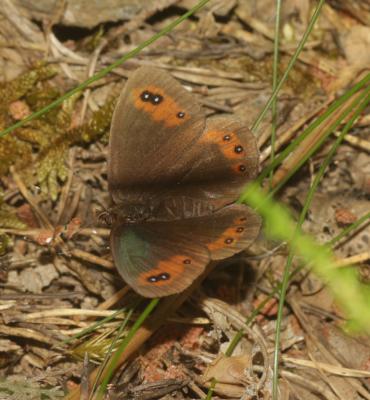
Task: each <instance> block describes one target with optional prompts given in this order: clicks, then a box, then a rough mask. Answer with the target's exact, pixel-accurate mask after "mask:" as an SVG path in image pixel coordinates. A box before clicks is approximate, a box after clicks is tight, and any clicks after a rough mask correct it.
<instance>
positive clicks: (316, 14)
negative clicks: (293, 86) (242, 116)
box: [251, 0, 325, 132]
mask: <svg viewBox="0 0 370 400" xmlns="http://www.w3.org/2000/svg"><path fill="white" fill-rule="evenodd" d="M324 3H325V0H320V1H319V3H318V5H317V7H316V10H315V12H314V13H313V15H312V18H311V20H310V22H309V24H308V26H307V29H306V31H305V33H304V35H303V37H302V39H301V41H300V42H299V44H298V47H297V49H296V51H295V52H294V54H293V56H292V58H291V59H290V61H289V64H288V66H287V68H286V70H285V71H284V74H283V76H282V78H281V79H280V81H279V83H278V84H277V86H276V89H275V90H274V92H273V93H272V95H271V97H270V98H269V100H268V101H267V103H266V105H265V107H264V108H263V110H262V111H261V113H260V114H259V115H258V117H257V119H256V121H255V122H254V124H253V126H252V128H251V129H252V132H255V131H256V130H257V129H258V126H259V124H260V123H261V121H262V120H263V118H264V117H265V115H266V113H267V111H268V110H269V108H270V107H271V104H272V103H273V101H274V99H275V98H276V96H277V94H278V93H279V91H280V89H281V88H282V86H283V84H284V83H285V81H286V80H287V78H288V75H289V73H290V70H291V69H292V68H293V66H294V64H295V62H296V61H297V58H298V56H299V54H300V53H301V51H302V50H303V47H304V45H305V43H306V41H307V39H308V37H309V35H310V33H311V31H312V29H313V27H314V25H315V23H316V21H317V18H318V17H319V15H320V12H321V8H322V6H323V5H324Z"/></svg>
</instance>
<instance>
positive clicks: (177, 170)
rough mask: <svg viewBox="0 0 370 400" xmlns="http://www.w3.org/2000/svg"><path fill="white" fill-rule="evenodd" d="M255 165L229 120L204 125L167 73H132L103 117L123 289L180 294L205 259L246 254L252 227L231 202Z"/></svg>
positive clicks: (241, 132)
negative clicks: (108, 118) (109, 115)
mask: <svg viewBox="0 0 370 400" xmlns="http://www.w3.org/2000/svg"><path fill="white" fill-rule="evenodd" d="M258 159H259V154H258V149H257V144H256V140H255V138H254V136H253V134H252V133H251V132H250V131H249V129H248V128H247V127H245V126H244V125H243V124H242V123H241V122H240V121H239V120H238V119H237V118H235V117H234V116H229V115H228V116H214V117H210V118H206V116H205V112H204V111H203V110H202V108H201V106H200V105H199V104H198V103H197V101H196V99H195V96H194V95H193V94H191V93H190V92H188V91H186V90H185V89H184V88H183V87H182V86H181V84H180V83H179V82H177V81H176V80H175V79H174V78H173V77H172V76H171V75H170V74H169V73H167V72H164V71H162V70H160V69H156V68H153V67H146V66H145V67H140V68H138V69H137V70H136V71H134V72H133V73H132V74H131V75H130V77H129V79H128V81H127V83H126V85H125V87H124V89H123V91H122V93H121V95H120V98H119V100H118V103H117V106H116V108H115V111H114V114H113V119H112V125H111V132H110V139H109V158H108V186H109V191H110V194H111V197H112V200H113V203H114V206H113V207H112V209H111V214H112V216H113V218H112V220H113V221H114V222H113V226H112V230H111V239H110V242H111V249H112V253H113V259H114V262H115V265H116V267H117V269H118V271H119V273H120V275H121V276H122V278H123V279H124V280H125V281H126V283H127V284H129V285H130V286H131V287H132V288H133V289H134V290H135V291H136V292H137V293H139V294H141V295H142V296H145V297H163V296H168V295H171V294H175V293H180V292H182V291H183V290H185V289H186V288H187V287H188V286H190V285H191V284H192V282H193V281H194V280H195V279H196V278H197V277H198V276H199V275H200V274H202V272H203V271H204V269H205V267H206V265H207V264H208V263H209V262H210V261H211V260H220V259H224V258H227V257H230V256H232V255H234V254H236V253H238V252H240V251H242V250H244V249H245V248H247V247H248V246H249V245H250V244H251V243H252V242H253V241H254V240H255V238H256V237H257V235H258V233H259V230H260V226H261V220H260V218H259V216H258V215H256V214H255V213H254V212H253V211H252V210H251V209H250V208H248V207H247V206H245V205H241V204H233V203H234V202H235V200H236V199H237V198H238V196H239V194H240V190H241V188H242V186H243V185H245V183H246V182H247V181H249V180H251V179H253V178H254V177H255V176H256V174H257V172H258Z"/></svg>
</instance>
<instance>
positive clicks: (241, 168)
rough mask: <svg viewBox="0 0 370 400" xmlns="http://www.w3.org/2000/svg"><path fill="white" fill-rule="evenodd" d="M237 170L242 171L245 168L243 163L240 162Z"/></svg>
mask: <svg viewBox="0 0 370 400" xmlns="http://www.w3.org/2000/svg"><path fill="white" fill-rule="evenodd" d="M238 170H239V171H240V172H244V171H245V170H246V167H245V165H243V164H240V165H239V167H238Z"/></svg>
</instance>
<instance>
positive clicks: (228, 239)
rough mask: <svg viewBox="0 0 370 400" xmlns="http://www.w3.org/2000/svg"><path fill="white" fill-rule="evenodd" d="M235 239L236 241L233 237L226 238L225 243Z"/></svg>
mask: <svg viewBox="0 0 370 400" xmlns="http://www.w3.org/2000/svg"><path fill="white" fill-rule="evenodd" d="M233 241H234V239H233V238H227V239H225V243H226V244H231V243H232V242H233Z"/></svg>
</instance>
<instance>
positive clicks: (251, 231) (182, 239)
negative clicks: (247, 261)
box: [111, 205, 260, 297]
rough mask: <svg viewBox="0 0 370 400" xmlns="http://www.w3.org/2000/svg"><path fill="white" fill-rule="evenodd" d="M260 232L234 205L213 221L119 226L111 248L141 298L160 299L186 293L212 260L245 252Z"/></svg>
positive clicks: (256, 220) (250, 216) (247, 214)
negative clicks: (184, 291)
mask: <svg viewBox="0 0 370 400" xmlns="http://www.w3.org/2000/svg"><path fill="white" fill-rule="evenodd" d="M259 228H260V219H259V217H258V216H256V215H255V214H254V213H253V212H252V211H251V210H250V209H249V208H248V207H246V206H243V205H232V206H228V207H225V208H223V209H222V210H219V211H217V212H215V213H214V214H213V215H211V216H204V217H196V218H188V219H179V220H175V221H166V222H163V221H161V222H144V223H141V224H137V225H121V226H117V227H116V228H114V229H113V231H112V234H111V246H112V251H113V256H114V259H115V263H116V266H117V268H118V270H119V272H120V274H121V275H122V277H123V279H124V280H125V281H126V282H127V283H128V284H129V285H131V286H132V287H134V288H135V290H136V291H137V292H138V293H140V294H142V295H143V296H145V297H162V296H168V295H170V294H174V293H179V292H181V291H183V290H184V289H186V288H187V287H188V286H189V285H190V284H191V283H192V282H193V281H194V280H195V279H196V278H197V277H198V276H199V275H200V274H201V273H202V272H203V271H204V268H205V267H206V265H207V264H208V262H209V261H210V260H218V259H222V258H226V257H229V256H231V255H233V254H236V253H238V252H240V251H242V250H243V249H245V248H247V247H248V246H249V245H250V244H251V243H252V242H253V240H254V239H255V238H256V236H257V235H258V232H259Z"/></svg>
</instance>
